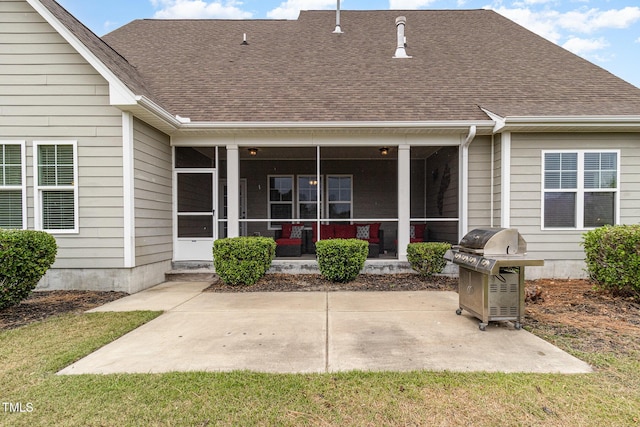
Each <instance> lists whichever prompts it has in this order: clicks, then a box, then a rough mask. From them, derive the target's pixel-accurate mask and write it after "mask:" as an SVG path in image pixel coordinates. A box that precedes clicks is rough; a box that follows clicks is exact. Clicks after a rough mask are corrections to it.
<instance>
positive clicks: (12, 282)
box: [0, 230, 58, 309]
mask: <svg viewBox="0 0 640 427" xmlns="http://www.w3.org/2000/svg"><path fill="white" fill-rule="evenodd" d="M57 252H58V245H57V244H56V240H55V239H54V238H53V236H51V235H50V234H47V233H45V232H44V231H33V230H0V309H2V308H5V307H9V306H11V305H15V304H18V303H20V301H22V300H23V299H25V298H26V297H28V296H29V293H31V291H32V290H33V289H34V288H35V287H36V286H37V285H38V281H39V280H40V279H41V278H42V276H44V274H45V273H46V272H47V270H48V269H49V267H51V265H52V264H53V263H54V261H55V260H56V253H57Z"/></svg>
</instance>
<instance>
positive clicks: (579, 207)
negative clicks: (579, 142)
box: [540, 148, 622, 231]
mask: <svg viewBox="0 0 640 427" xmlns="http://www.w3.org/2000/svg"><path fill="white" fill-rule="evenodd" d="M557 153H566V154H577V157H578V159H577V166H578V171H577V172H578V175H577V187H576V188H575V189H566V188H565V189H546V188H545V172H546V170H545V156H546V155H547V154H557ZM587 153H613V154H615V155H616V166H617V170H616V188H603V189H599V188H585V186H584V175H585V165H584V157H585V154H587ZM621 169H622V168H621V164H620V150H610V149H604V148H603V149H599V150H598V149H589V150H569V149H567V150H543V151H542V161H541V170H542V176H541V180H540V187H541V193H540V195H541V211H540V217H541V223H540V228H541V230H545V231H566V230H572V231H573V230H592V229H594V228H597V227H585V225H584V195H585V193H599V192H602V193H614V200H615V211H614V213H613V216H614V222H615V224H620V170H621ZM545 193H575V194H576V211H575V215H576V218H575V220H576V226H575V227H545V225H544V224H545V217H544V212H545Z"/></svg>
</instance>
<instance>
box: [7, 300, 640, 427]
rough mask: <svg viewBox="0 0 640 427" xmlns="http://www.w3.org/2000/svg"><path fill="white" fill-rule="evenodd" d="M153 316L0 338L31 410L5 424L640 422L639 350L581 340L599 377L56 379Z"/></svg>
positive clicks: (125, 316)
mask: <svg viewBox="0 0 640 427" xmlns="http://www.w3.org/2000/svg"><path fill="white" fill-rule="evenodd" d="M157 314H158V313H152V312H133V313H99V314H83V315H65V316H61V317H58V318H54V319H50V320H48V321H45V322H40V323H36V324H32V325H29V326H26V327H23V328H20V329H16V330H12V331H7V332H2V333H0V361H1V362H0V363H1V365H0V401H2V402H6V403H9V402H11V403H14V404H16V403H22V404H23V409H28V408H29V407H28V406H27V403H28V404H31V408H32V411H30V412H23V413H10V412H8V411H6V410H3V407H2V406H0V425H3V426H5V425H6V426H9V425H10V426H22V425H24V426H45V425H46V426H49V425H56V426H140V425H144V426H214V425H221V426H227V425H228V426H236V425H278V426H280V425H282V426H299V425H309V426H327V425H340V426H344V425H354V426H378V425H402V426H407V425H421V426H422V425H429V426H440V425H441V426H445V425H446V426H450V425H464V426H467V425H473V426H502V425H509V426H601V425H607V426H631V425H638V424H640V361H639V360H640V354H637V353H635V352H631V353H629V354H613V353H610V354H607V353H598V354H594V353H591V354H587V353H583V354H577V352H578V350H576V348H579V345H578V344H579V342H578V340H579V337H575V336H567V337H560V339H559V342H558V344H559V345H561V346H563V347H564V348H565V349H566V350H568V351H570V352H574V354H576V355H577V356H579V357H582V358H583V359H585V360H587V361H588V362H589V363H591V364H593V365H594V366H596V367H597V368H598V370H597V372H596V373H594V374H589V375H542V374H488V373H450V372H441V373H434V372H407V373H397V372H387V373H363V372H348V373H339V374H308V375H307V374H300V375H289V374H286V375H281V374H259V373H250V372H231V373H169V374H149V375H105V376H99V375H81V376H57V375H55V372H57V371H58V370H60V369H61V368H63V367H65V366H67V365H69V364H70V363H72V362H73V361H75V360H77V359H79V358H81V357H83V356H84V355H86V354H88V353H90V352H91V351H93V350H95V349H96V348H98V347H100V346H102V345H104V344H106V343H108V342H110V341H112V340H113V339H115V338H116V337H118V336H120V335H122V334H124V333H126V332H127V331H129V330H131V329H133V328H135V327H137V326H139V325H141V324H143V323H145V322H147V321H149V320H151V319H152V318H154V317H155V316H156V315H157ZM542 333H544V331H543V332H542ZM547 338H550V337H547ZM556 338H557V337H556ZM14 409H15V408H14Z"/></svg>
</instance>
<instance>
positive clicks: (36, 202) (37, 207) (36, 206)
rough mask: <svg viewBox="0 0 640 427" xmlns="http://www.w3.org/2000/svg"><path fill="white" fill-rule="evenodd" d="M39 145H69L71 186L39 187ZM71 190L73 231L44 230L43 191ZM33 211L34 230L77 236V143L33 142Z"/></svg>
mask: <svg viewBox="0 0 640 427" xmlns="http://www.w3.org/2000/svg"><path fill="white" fill-rule="evenodd" d="M41 145H55V146H57V145H71V146H72V147H73V186H59V187H57V186H40V182H39V181H40V179H39V178H40V174H39V173H38V166H39V163H38V147H39V146H41ZM45 189H46V190H73V205H74V206H73V225H74V228H73V229H69V230H46V229H44V228H43V225H42V198H41V196H40V193H41V191H43V190H45ZM33 211H34V218H33V219H34V228H35V229H36V230H43V231H47V232H49V233H51V234H78V233H79V232H80V224H79V215H78V212H79V206H78V142H77V141H62V140H61V141H33Z"/></svg>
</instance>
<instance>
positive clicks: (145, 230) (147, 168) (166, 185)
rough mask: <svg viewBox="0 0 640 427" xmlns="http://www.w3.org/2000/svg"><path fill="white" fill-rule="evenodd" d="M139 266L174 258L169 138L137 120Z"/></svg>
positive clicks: (136, 243)
mask: <svg viewBox="0 0 640 427" xmlns="http://www.w3.org/2000/svg"><path fill="white" fill-rule="evenodd" d="M134 177H135V184H134V185H135V230H136V231H135V233H136V238H135V246H136V265H137V266H140V265H145V264H151V263H154V262H160V261H166V260H171V258H172V256H173V238H172V233H173V228H172V208H171V206H172V176H171V146H170V141H169V137H168V136H167V135H165V134H163V133H162V132H160V131H158V130H156V129H154V128H152V127H151V126H149V125H147V124H146V123H144V122H141V121H139V120H134Z"/></svg>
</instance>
